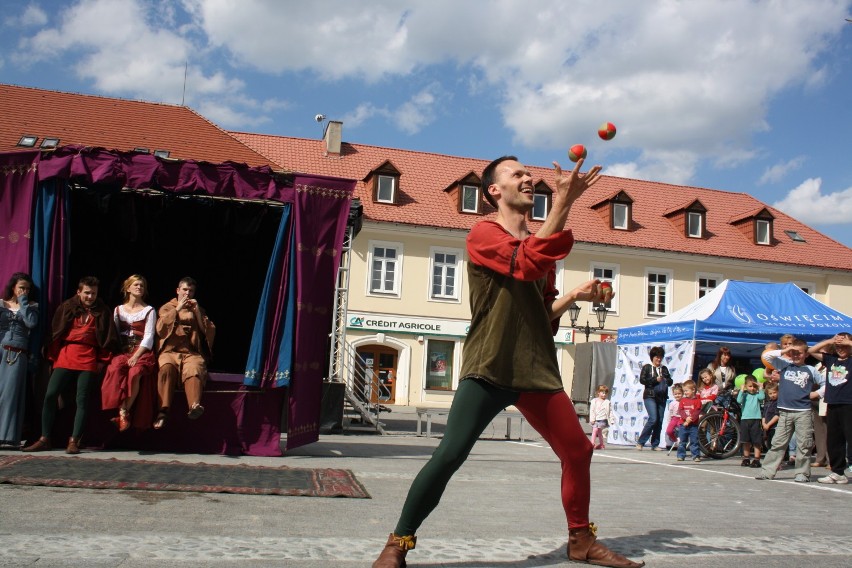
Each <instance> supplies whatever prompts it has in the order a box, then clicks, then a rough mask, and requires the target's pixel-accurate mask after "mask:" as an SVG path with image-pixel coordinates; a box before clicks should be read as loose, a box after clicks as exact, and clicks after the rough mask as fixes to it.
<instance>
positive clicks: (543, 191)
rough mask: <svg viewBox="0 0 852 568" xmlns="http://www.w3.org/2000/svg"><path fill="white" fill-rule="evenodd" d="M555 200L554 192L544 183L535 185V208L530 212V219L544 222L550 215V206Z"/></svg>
mask: <svg viewBox="0 0 852 568" xmlns="http://www.w3.org/2000/svg"><path fill="white" fill-rule="evenodd" d="M552 199H553V190H552V189H550V186H548V185H547V184H546V183H544V182H539V183H537V184H536V185H535V189H534V193H533V208H532V211H530V219H532V220H533V221H544V220H545V219H547V214H548V213H550V204H551V201H552Z"/></svg>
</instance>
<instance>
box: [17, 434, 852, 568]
mask: <svg viewBox="0 0 852 568" xmlns="http://www.w3.org/2000/svg"><path fill="white" fill-rule="evenodd" d="M435 431H436V433H437V434H438V435H440V424H438V425H436V427H435ZM500 432H501V429H500V428H495V435H494V438H495V439H493V440H481V441H480V442H479V443H477V445H476V446H475V447H474V450H473V452H472V454H471V457H470V459H469V460H468V461H467V462H466V463H465V465H464V466H463V467H462V469H461V470H459V472H458V474H457V475H456V476H455V477H454V478H453V480H452V481H451V483H450V485H449V486H448V488H447V492H446V493H445V496H444V499H443V500H442V502H441V504H440V505H439V506H438V508H437V509H436V510H435V511H434V513H433V514H432V515H431V516H430V517H429V518H428V519H427V520H426V522H425V523H424V524H423V526H422V527H421V529H420V531H419V534H418V536H419V541H418V546H417V548H416V549H415V550H413V551H411V552H410V553H409V566H411V567H412V568H417V567H421V568H423V567H428V568H437V567H453V568H489V567H499V568H533V567H543V566H563V565H564V566H569V565H571V564H570V563H568V562H567V560H566V556H565V554H566V551H565V540H566V539H565V536H566V535H565V518H564V513H563V512H562V508H561V504H560V501H559V465H558V463H557V462H556V460H555V458H554V456H553V454H552V452H551V451H550V449H549V448H548V447H547V446H546V444H544V443H542V442H541V441H540V439H539V440H538V441H532V442H527V443H520V442H517V441H506V440H503V439H500V438H501V434H500ZM502 433H503V434H505V428H503V429H502ZM438 441H439V439H438V438H437V437H433V438H430V439H426V438H424V437H417V436H414V435H412V434H411V432H406V431H399V432H397V433H396V435H391V436H375V435H372V436H370V435H357V436H353V435H334V436H323V437H322V438H321V440H320V441H319V442H318V443H315V444H311V445H309V446H306V447H303V448H299V449H297V450H294V451H292V452H289V453H288V454H287V455H286V456H285V457H283V458H258V457H251V456H242V457H228V456H209V455H205V456H199V455H192V454H183V455H176V454H157V455H152V454H143V453H139V452H84V453H83V454H81V455H80V456H76V457H68V459H108V458H115V459H148V460H163V461H171V460H176V461H182V462H205V463H221V464H247V465H267V466H269V465H279V466H280V465H288V466H292V467H335V468H346V469H350V470H352V471H353V472H354V473H355V474H356V476H357V477H358V479H359V480H360V481H361V482H362V483H363V484H364V485H365V487H366V488H367V490H368V491H369V492H370V495H371V496H372V498H371V499H324V498H308V497H282V496H256V495H231V494H211V493H178V492H157V491H130V490H87V489H66V488H51V487H24V486H10V485H0V566H33V567H39V568H46V567H54V566H56V567H59V566H95V567H122V568H136V567H143V566H146V567H147V566H177V567H182V566H190V565H192V566H211V567H224V566H249V567H255V566H256V567H264V568H265V567H271V566H294V567H304V568H320V567H337V566H340V567H343V568H350V567H351V568H354V567H367V566H369V565H370V563H371V562H372V561H373V559H374V558H375V556H376V554H377V553H378V551H379V550H380V549H381V547H382V545H383V544H384V541H385V538H386V537H387V533H388V532H390V530H392V529H393V525H394V524H395V521H396V518H397V516H398V514H399V511H400V508H401V506H402V501H403V500H404V498H405V494H406V491H407V489H408V487H409V485H410V483H411V480H412V479H413V478H414V475H416V473H417V471H419V469H420V468H421V467H422V465H423V463H424V462H425V461H426V460H427V459H428V457H429V455H431V452H432V450H433V449H434V447H435V446H436V445H437V443H438ZM54 454H55V455H63V456H64V455H65V454H63V453H61V452H54ZM739 462H740V460H739V459H733V458H732V459H728V460H720V461H715V460H708V461H704V462H702V463H700V464H694V463H692V462H681V463H678V462H676V461H675V458H674V456H673V455H671V456H666V454H665V452H650V451H642V452H638V451H636V450H633V449H632V448H623V447H611V448H609V449H607V450H605V451H600V452H596V453H595V456H594V459H593V461H592V479H593V486H592V507H591V517H592V519H593V520H594V521H595V522H596V523H597V524H598V526H599V536H600V538H601V540H602V541H604V542H605V543H607V544H609V545H610V546H611V547H613V548H615V549H616V550H618V551H620V552H622V553H624V554H627V555H628V556H630V557H633V558H636V559H642V560H645V562H646V563H647V565H648V566H649V567H653V566H662V567H675V566H678V567H680V566H690V567H699V568H710V567H717V566H718V567H721V566H726V567H729V566H731V565H736V566H737V567H738V568H750V567H761V568H763V567H767V566H769V567H787V566H790V567H799V566H809V565H815V566H819V568H833V567H838V568H839V567H841V566H843V567H846V566H848V565H849V564H850V562H849V559H850V558H852V540H850V538H849V526H851V525H852V485H846V486H825V485H822V484H818V483H815V482H811V483H807V484H803V483H794V482H793V481H792V477H793V476H792V474H790V473H789V472H787V471H781V472H779V474H778V479H777V480H776V481H757V480H755V479H754V474H755V472H754V470H750V469H747V468H742V467H740V465H739ZM825 473H826V470H825V469H819V470H816V469H815V470H814V473H813V478H814V479H815V478H816V477H817V476H818V475H824V474H825Z"/></svg>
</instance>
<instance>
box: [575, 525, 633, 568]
mask: <svg viewBox="0 0 852 568" xmlns="http://www.w3.org/2000/svg"><path fill="white" fill-rule="evenodd" d="M568 559H569V560H571V561H573V562H585V563H586V564H593V565H595V566H609V567H610V568H640V567H641V566H644V565H645V563H644V562H641V563H640V562H633V561H632V560H630V559H628V558H625V557H624V556H622V555H620V554H619V553H617V552H613V551H612V550H610V549H608V548H607V547H605V546H604V545H602V544H601V543H599V542H597V527H595V525H594V523H589V526H588V527H583V528H581V529H571V530H569V531H568Z"/></svg>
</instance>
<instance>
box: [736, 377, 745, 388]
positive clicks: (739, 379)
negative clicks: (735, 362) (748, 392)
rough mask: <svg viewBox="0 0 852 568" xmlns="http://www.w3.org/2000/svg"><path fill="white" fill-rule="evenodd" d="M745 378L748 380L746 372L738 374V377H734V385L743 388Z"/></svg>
mask: <svg viewBox="0 0 852 568" xmlns="http://www.w3.org/2000/svg"><path fill="white" fill-rule="evenodd" d="M745 380H746V375H745V374H742V375H737V377H736V378H735V379H734V387H735V388H738V389H741V388H743V385H744V384H745Z"/></svg>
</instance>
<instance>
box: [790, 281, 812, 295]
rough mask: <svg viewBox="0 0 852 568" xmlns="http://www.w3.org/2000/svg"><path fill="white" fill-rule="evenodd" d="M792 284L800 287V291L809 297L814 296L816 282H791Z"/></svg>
mask: <svg viewBox="0 0 852 568" xmlns="http://www.w3.org/2000/svg"><path fill="white" fill-rule="evenodd" d="M793 284H795V285H796V286H798V287H799V288H801V289H802V292H804V293H805V294H807V295H808V296H810V297H811V298H816V284H814V283H813V282H793Z"/></svg>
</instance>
